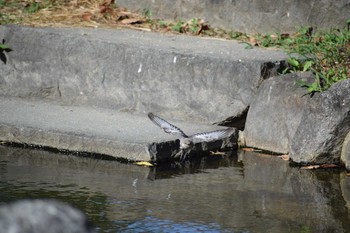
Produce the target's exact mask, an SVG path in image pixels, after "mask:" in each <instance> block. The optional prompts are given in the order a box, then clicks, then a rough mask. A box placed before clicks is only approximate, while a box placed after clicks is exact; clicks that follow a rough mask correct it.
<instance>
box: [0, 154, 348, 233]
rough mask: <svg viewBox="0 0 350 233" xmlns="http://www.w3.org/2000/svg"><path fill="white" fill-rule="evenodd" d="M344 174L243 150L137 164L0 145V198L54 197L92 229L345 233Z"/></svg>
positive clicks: (346, 191) (346, 225) (345, 184)
mask: <svg viewBox="0 0 350 233" xmlns="http://www.w3.org/2000/svg"><path fill="white" fill-rule="evenodd" d="M349 187H350V177H347V176H346V175H345V173H344V172H343V171H339V170H332V171H329V170H328V171H325V170H318V171H307V170H300V169H299V168H295V167H290V166H289V164H288V162H286V161H283V160H281V159H279V158H274V157H266V156H260V155H258V154H254V153H250V152H239V153H238V155H237V154H232V155H225V156H224V155H215V156H214V155H213V156H210V157H207V158H203V159H201V160H196V161H192V162H191V163H187V164H185V165H183V166H181V167H180V166H178V165H176V164H174V165H168V166H163V167H155V168H154V167H153V168H146V167H138V166H135V165H130V164H121V163H119V162H116V161H106V160H96V159H91V158H81V157H76V156H70V155H62V154H53V153H49V152H44V151H38V150H30V149H21V148H8V147H0V202H1V203H7V202H11V201H14V200H18V199H23V198H55V199H58V200H61V201H64V202H66V203H69V204H71V205H73V206H75V207H78V208H79V209H81V210H82V211H83V212H85V213H86V214H87V215H88V217H89V219H90V220H91V221H92V222H94V224H95V225H96V228H97V229H99V230H100V232H349V231H350V221H349V220H350V216H349V209H348V207H349V206H350V205H349V204H348V201H349V200H350V193H349V191H348V190H350V189H349Z"/></svg>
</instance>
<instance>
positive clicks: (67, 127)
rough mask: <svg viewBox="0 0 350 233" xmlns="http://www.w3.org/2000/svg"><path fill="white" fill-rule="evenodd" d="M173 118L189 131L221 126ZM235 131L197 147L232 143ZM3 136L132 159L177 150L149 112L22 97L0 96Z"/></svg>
mask: <svg viewBox="0 0 350 233" xmlns="http://www.w3.org/2000/svg"><path fill="white" fill-rule="evenodd" d="M174 123H176V124H177V125H178V126H179V127H182V128H183V129H184V130H185V131H186V132H188V133H189V134H193V133H197V132H203V131H210V130H217V129H220V128H223V127H219V126H213V125H201V124H197V125H193V124H189V123H184V122H177V121H175V122H174ZM235 137H236V135H233V136H232V137H231V138H229V139H223V140H219V141H217V142H211V143H208V145H206V146H205V145H204V144H203V143H202V144H203V146H202V144H201V143H197V144H196V152H197V153H198V152H208V150H212V149H220V148H227V147H234V146H236V139H235ZM0 140H1V141H8V142H17V143H24V144H30V145H40V146H45V147H52V148H57V149H59V150H68V151H80V152H89V153H98V154H105V155H109V156H113V157H116V158H122V159H127V160H132V161H153V162H163V161H167V160H170V159H171V155H172V153H177V152H178V151H179V143H178V140H176V137H173V136H171V135H168V134H166V133H164V132H163V131H162V130H161V129H160V128H158V127H157V126H155V125H154V124H153V123H152V122H151V121H150V120H149V119H148V117H147V115H146V114H144V115H131V114H126V113H117V112H115V111H112V110H108V109H97V108H88V107H83V106H80V107H78V106H63V105H57V104H56V105H55V104H53V103H51V102H45V101H38V100H36V101H28V100H24V99H20V98H0ZM164 145H165V146H164ZM150 148H152V150H151V149H150Z"/></svg>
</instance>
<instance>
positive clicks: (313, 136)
mask: <svg viewBox="0 0 350 233" xmlns="http://www.w3.org/2000/svg"><path fill="white" fill-rule="evenodd" d="M349 131H350V79H347V80H344V81H341V82H338V83H336V84H334V85H333V86H332V87H331V88H329V89H328V90H327V91H324V92H322V93H316V94H315V95H314V96H313V97H312V98H311V99H310V101H309V103H308V105H307V106H305V107H304V110H303V116H302V118H301V121H300V124H299V126H298V128H297V130H296V132H295V135H294V137H293V140H292V143H291V145H290V153H289V155H290V158H291V159H292V160H293V161H294V162H297V163H332V162H339V161H340V154H341V150H342V145H343V142H344V139H345V137H346V135H347V134H348V132H349Z"/></svg>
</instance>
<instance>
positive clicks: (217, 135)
mask: <svg viewBox="0 0 350 233" xmlns="http://www.w3.org/2000/svg"><path fill="white" fill-rule="evenodd" d="M234 131H235V129H234V128H227V129H219V130H215V131H211V132H204V133H197V134H194V135H192V136H191V138H193V139H197V140H201V141H206V142H208V141H213V140H218V139H222V138H225V137H228V136H230V135H231V134H232V133H233V132H234Z"/></svg>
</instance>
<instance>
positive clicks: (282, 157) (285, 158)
mask: <svg viewBox="0 0 350 233" xmlns="http://www.w3.org/2000/svg"><path fill="white" fill-rule="evenodd" d="M278 157H279V158H281V159H283V160H285V161H288V160H289V155H279V156H278Z"/></svg>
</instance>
